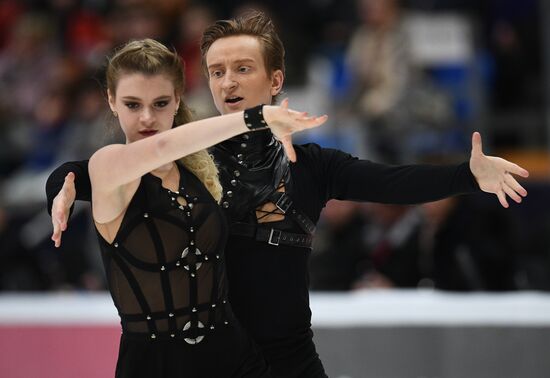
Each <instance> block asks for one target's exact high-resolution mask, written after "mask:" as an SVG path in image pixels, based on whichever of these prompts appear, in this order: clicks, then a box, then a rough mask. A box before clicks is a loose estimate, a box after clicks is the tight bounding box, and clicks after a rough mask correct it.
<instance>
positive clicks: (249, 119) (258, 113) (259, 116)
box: [243, 104, 268, 130]
mask: <svg viewBox="0 0 550 378" xmlns="http://www.w3.org/2000/svg"><path fill="white" fill-rule="evenodd" d="M263 109H264V104H260V105H258V106H255V107H253V108H249V109H246V110H245V111H244V115H243V117H244V123H245V124H246V127H248V128H249V129H250V130H262V129H265V128H267V127H268V125H267V123H266V122H265V119H264V112H263Z"/></svg>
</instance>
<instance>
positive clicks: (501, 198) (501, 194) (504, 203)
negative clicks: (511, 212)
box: [496, 190, 509, 209]
mask: <svg viewBox="0 0 550 378" xmlns="http://www.w3.org/2000/svg"><path fill="white" fill-rule="evenodd" d="M496 195H497V197H498V201H499V202H500V204H501V205H502V207H504V208H506V209H507V208H508V207H509V205H508V201H506V193H505V192H504V190H499V191H498V192H496Z"/></svg>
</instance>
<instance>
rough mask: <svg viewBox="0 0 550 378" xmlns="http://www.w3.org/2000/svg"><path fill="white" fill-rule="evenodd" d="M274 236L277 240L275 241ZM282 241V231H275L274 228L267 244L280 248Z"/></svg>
mask: <svg viewBox="0 0 550 378" xmlns="http://www.w3.org/2000/svg"><path fill="white" fill-rule="evenodd" d="M274 236H275V239H276V240H274ZM280 239H281V231H280V230H275V229H274V228H272V229H271V232H270V233H269V239H268V240H267V243H268V244H271V245H274V246H278V245H279V240H280Z"/></svg>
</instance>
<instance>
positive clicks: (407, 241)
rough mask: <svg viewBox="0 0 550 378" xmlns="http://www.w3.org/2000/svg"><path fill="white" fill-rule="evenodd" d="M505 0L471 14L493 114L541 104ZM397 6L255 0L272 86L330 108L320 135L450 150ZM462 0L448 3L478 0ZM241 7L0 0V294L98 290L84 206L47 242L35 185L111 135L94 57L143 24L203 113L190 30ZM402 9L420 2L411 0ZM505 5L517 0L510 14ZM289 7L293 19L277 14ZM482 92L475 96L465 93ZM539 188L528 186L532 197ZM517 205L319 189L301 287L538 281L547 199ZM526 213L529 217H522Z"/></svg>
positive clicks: (530, 51)
mask: <svg viewBox="0 0 550 378" xmlns="http://www.w3.org/2000/svg"><path fill="white" fill-rule="evenodd" d="M440 3H445V2H438V4H440ZM466 3H468V2H465V4H466ZM516 3H517V2H511V1H507V2H506V6H505V7H500V5H499V4H500V2H496V1H492V2H491V6H489V7H484V8H483V9H482V11H480V12H479V13H480V14H481V17H482V21H484V22H487V28H486V29H487V30H485V36H486V37H485V39H479V40H477V42H478V43H484V44H485V45H486V46H483V47H485V48H487V49H488V51H489V53H491V54H492V58H493V61H494V63H495V65H494V70H493V71H491V72H493V74H494V76H492V79H493V80H492V81H491V83H493V87H491V91H490V92H489V94H490V96H491V97H490V98H489V99H488V102H489V103H490V105H492V108H491V109H492V110H495V111H507V110H509V109H510V108H513V107H516V105H517V106H519V105H518V103H521V106H522V109H525V108H526V107H529V106H539V105H540V103H536V104H535V103H534V102H533V101H535V102H536V101H539V102H540V96H536V95H533V93H536V91H537V89H536V88H534V87H535V85H533V83H537V82H538V83H540V82H542V80H540V77H539V78H538V80H537V76H536V74H537V73H538V74H540V70H539V71H537V70H536V68H537V61H538V60H537V59H539V58H540V55H541V53H540V52H539V51H538V50H536V49H535V47H534V46H537V47H538V45H537V44H534V43H532V41H531V43H527V42H526V38H527V37H528V36H529V35H531V34H532V33H531V34H530V33H528V32H526V30H528V31H532V30H534V29H536V27H534V26H532V25H531V26H529V22H531V23H535V19H534V16H533V12H532V10H533V9H534V8H533V7H534V6H533V4H534V0H528V1H527V2H522V3H521V4H522V5H521V7H519V5H517V4H519V3H517V4H516ZM411 4H415V1H399V0H344V1H343V2H342V1H335V0H328V1H324V2H317V3H315V4H313V3H312V4H306V3H299V4H298V3H296V2H291V1H283V2H280V1H278V2H275V1H267V2H262V3H261V4H260V6H261V8H262V9H263V10H265V11H266V12H268V13H270V14H271V15H272V16H273V18H274V20H275V22H276V25H277V27H278V30H279V32H280V34H281V36H282V37H283V40H284V42H285V46H286V47H287V70H286V73H287V80H286V86H285V91H286V92H287V93H290V94H292V93H298V94H305V95H304V96H302V95H295V96H294V97H296V98H294V97H293V98H291V101H296V102H299V101H303V102H304V104H307V106H306V108H307V107H310V108H311V109H310V111H311V112H319V113H321V112H327V113H329V114H333V116H332V120H333V122H334V123H333V124H332V125H330V126H332V127H333V128H332V129H329V126H327V129H329V130H330V132H329V133H327V134H326V135H327V136H326V137H325V139H324V140H322V139H321V140H320V141H321V143H323V144H324V143H332V144H331V145H330V146H335V147H341V148H343V149H345V150H348V151H350V152H353V153H358V151H361V152H366V153H365V154H362V155H361V156H365V155H366V156H367V157H369V158H371V159H373V160H377V161H385V162H399V163H402V162H407V163H411V162H414V161H415V160H417V159H418V158H419V157H422V154H425V153H426V150H427V149H429V148H432V149H438V151H436V152H441V150H445V152H450V151H447V149H448V148H447V146H448V145H447V144H445V143H444V141H443V140H442V139H441V138H440V137H437V136H434V135H436V134H437V133H438V132H439V131H440V130H448V128H449V127H450V128H452V127H455V126H456V125H457V123H458V122H459V121H460V120H457V117H456V114H454V113H456V112H455V111H454V110H453V106H454V105H453V103H452V101H453V100H452V98H451V97H452V93H449V92H448V91H447V92H446V91H445V90H443V89H442V88H441V87H438V86H437V85H436V84H437V83H436V82H435V81H434V80H433V79H434V75H433V72H432V76H431V77H430V75H429V72H426V69H425V67H424V68H423V67H419V66H418V64H416V63H415V61H414V59H413V58H412V56H411V50H410V47H411V43H410V38H411V35H410V30H409V29H407V17H408V14H409V12H408V11H409V9H408V8H407V7H406V6H407V5H408V6H410V5H411ZM468 4H470V3H468ZM471 4H473V2H472V3H471ZM471 4H470V5H468V6H466V5H465V6H464V8H463V9H464V10H471V9H476V11H477V10H479V8H480V6H479V5H471ZM251 6H258V5H257V4H256V5H254V2H250V1H246V0H243V1H236V2H234V3H231V4H230V3H223V4H219V3H216V2H213V1H209V2H202V3H199V2H191V1H177V0H162V1H153V0H116V1H111V2H108V1H80V0H64V1H55V0H48V1H43V2H35V1H16V0H0V83H1V84H0V132H2V135H3V137H2V138H0V291H2V290H4V291H5V290H81V289H82V290H97V289H103V288H104V277H103V273H102V267H101V263H100V261H99V258H100V255H99V253H98V251H97V250H95V248H94V247H93V246H94V245H95V243H94V242H90V243H89V242H87V240H88V238H93V237H94V235H93V227H92V225H91V224H90V222H89V219H90V218H89V216H88V215H87V212H88V211H89V208H88V207H87V206H86V205H82V204H78V205H77V206H76V207H75V210H74V213H73V216H72V218H71V222H70V226H69V231H68V232H66V233H65V234H64V237H63V243H62V247H61V249H60V250H56V249H55V248H54V247H53V243H52V242H51V241H50V240H49V237H50V234H51V223H50V218H49V216H48V215H47V213H46V211H45V208H44V207H45V198H44V197H45V196H44V184H45V180H46V177H47V176H48V174H49V173H50V171H51V169H52V168H53V167H55V166H57V165H58V164H59V163H60V162H63V161H68V160H80V159H86V158H88V157H89V156H90V155H91V154H92V153H93V152H94V151H95V150H97V148H99V147H101V146H103V145H104V144H106V143H111V142H113V141H120V139H119V138H120V134H119V133H118V131H117V130H116V129H115V128H113V131H112V133H111V134H110V136H109V137H108V138H105V137H104V135H105V128H109V126H110V125H111V124H112V119H111V116H110V113H109V112H108V106H107V102H106V99H105V92H104V84H103V83H102V82H101V81H99V80H97V79H96V78H98V77H103V75H102V74H101V70H102V69H103V68H104V63H105V56H106V54H107V53H108V52H110V51H112V49H113V48H114V47H115V46H117V45H119V44H121V43H122V42H126V41H127V40H128V39H132V38H143V37H152V38H156V39H159V40H161V41H162V42H164V43H166V44H168V45H169V46H172V47H173V48H174V49H175V50H176V51H178V52H179V54H180V55H181V56H182V57H183V59H184V61H185V64H186V65H185V67H186V68H185V69H186V78H187V83H186V84H187V91H186V94H185V96H186V101H187V103H188V104H190V105H191V107H192V108H193V110H194V114H195V117H196V118H203V117H206V116H210V115H215V114H216V112H215V109H214V107H213V103H212V99H211V94H210V92H209V89H208V83H207V80H206V78H205V76H204V73H203V72H202V67H201V61H200V51H199V45H198V42H199V40H200V36H201V33H202V30H203V29H204V28H205V27H206V26H207V25H208V24H210V23H211V22H212V21H213V20H215V19H218V18H229V17H231V16H233V15H234V14H236V13H239V12H242V11H243V9H245V8H248V7H251ZM416 6H417V7H418V8H422V7H424V8H425V7H426V2H419V3H418V4H416ZM354 7H356V8H354ZM472 7H473V8H472ZM517 7H519V8H520V9H521V12H514V11H513V10H514V9H516V8H517ZM535 8H536V7H535ZM289 9H292V11H291V12H292V13H293V17H287V16H286V15H287V14H288V12H289ZM434 9H435V5H434ZM355 10H357V11H355ZM424 10H426V9H424ZM432 10H433V9H432ZM428 11H429V9H428ZM484 12H485V13H484ZM487 12H489V13H487ZM491 12H492V13H491ZM506 12H507V13H506ZM526 20H527V21H526ZM526 25H528V26H526ZM534 40H536V38H535V39H534ZM480 41H481V42H480ZM320 55H322V56H324V58H328V59H326V60H325V61H323V59H320ZM524 58H525V59H527V61H528V62H529V66H528V69H523V66H522V62H523V61H524ZM326 61H328V64H326ZM531 69H533V71H530V70H531ZM489 71H490V70H489ZM452 72H454V71H452ZM532 72H534V74H533V73H532ZM488 75H489V76H490V74H488ZM457 80H462V79H457ZM461 85H462V86H466V85H464V84H461ZM468 85H469V84H468ZM537 88H539V87H537ZM540 88H542V87H540ZM540 88H539V91H542V89H540ZM477 89H478V87H475V90H474V91H472V90H471V88H470V89H469V92H467V93H468V94H470V93H471V92H475V93H477V92H480V91H478V90H477ZM465 93H466V92H465ZM306 97H307V98H306ZM537 99H538V100H537ZM483 100H484V98H483V96H481V95H479V94H478V95H477V97H475V99H473V100H472V99H471V101H483ZM481 105H482V104H481ZM481 105H480V106H481ZM332 106H334V108H331V107H332ZM507 114H508V113H507ZM459 126H460V127H462V128H461V129H460V130H461V131H460V132H462V133H466V132H468V127H465V126H464V125H459ZM497 126H500V125H497ZM514 127H515V126H514ZM358 128H359V129H358ZM445 128H447V129H445ZM515 129H517V130H516V132H520V131H519V130H522V128H521V127H519V126H518V127H515ZM499 130H500V129H499ZM504 132H505V131H500V134H502V133H504ZM494 134H495V135H496V134H498V132H494ZM539 139H540V138H539ZM363 140H364V143H361V141H363ZM538 141H539V142H540V140H538ZM335 144H338V145H335ZM324 145H325V146H326V144H324ZM358 145H359V147H357V146H358ZM459 152H463V151H459ZM455 160H456V159H455ZM528 189H529V188H528ZM548 190H550V188H549V187H548V185H547V183H543V184H541V189H540V193H542V194H541V196H540V197H538V201H539V202H540V203H542V202H543V201H544V199H545V198H548V196H547V195H546V194H547V191H548ZM528 201H530V197H528V198H527V200H526V202H528ZM480 204H481V205H480ZM526 204H527V203H526ZM524 205H525V204H524ZM495 207H496V206H495ZM518 208H519V207H518ZM521 208H522V209H527V208H528V209H529V211H516V209H511V211H504V210H499V209H496V208H493V207H491V206H488V205H487V204H486V203H485V202H484V201H483V200H479V199H477V198H470V197H468V198H457V199H452V200H445V201H440V202H438V203H433V204H426V205H424V206H421V207H418V206H417V207H414V206H387V205H380V204H355V203H351V202H339V201H333V202H330V203H329V204H328V205H327V208H326V210H325V212H324V214H323V220H322V223H321V225H320V227H319V232H318V235H317V239H316V242H315V248H314V251H313V253H312V259H311V284H312V289H316V290H354V289H365V288H382V287H384V288H390V287H418V286H433V287H436V288H440V289H445V290H514V289H541V290H550V279H549V278H548V277H550V274H549V272H550V248H549V245H550V240H548V235H549V234H548V229H549V226H548V225H550V217H548V216H546V215H545V214H547V213H548V212H546V213H545V212H544V211H543V209H547V210H550V205H548V206H546V207H543V206H541V207H537V206H531V207H529V206H523V205H522V207H521ZM530 219H537V225H538V226H537V227H529V225H528V222H529V220H530ZM514 222H515V224H514ZM518 234H519V236H517V235H518Z"/></svg>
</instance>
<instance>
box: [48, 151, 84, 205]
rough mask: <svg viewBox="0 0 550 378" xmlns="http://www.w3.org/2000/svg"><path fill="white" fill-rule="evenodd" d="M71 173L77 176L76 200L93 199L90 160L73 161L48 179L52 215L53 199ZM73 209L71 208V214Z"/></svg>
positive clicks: (59, 168) (60, 167) (61, 167)
mask: <svg viewBox="0 0 550 378" xmlns="http://www.w3.org/2000/svg"><path fill="white" fill-rule="evenodd" d="M69 172H73V173H74V174H75V188H76V200H78V201H88V202H90V201H91V199H92V188H91V184H90V176H89V175H88V160H83V161H73V162H69V163H65V164H62V165H61V166H59V167H58V168H57V169H56V170H55V171H53V172H52V174H51V175H50V176H49V177H48V181H47V182H46V196H47V198H48V214H50V215H52V204H53V199H54V198H55V196H57V193H59V191H60V190H61V188H62V187H63V182H64V181H65V176H67V174H68V173H69ZM72 211H73V208H72V207H71V213H72Z"/></svg>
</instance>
